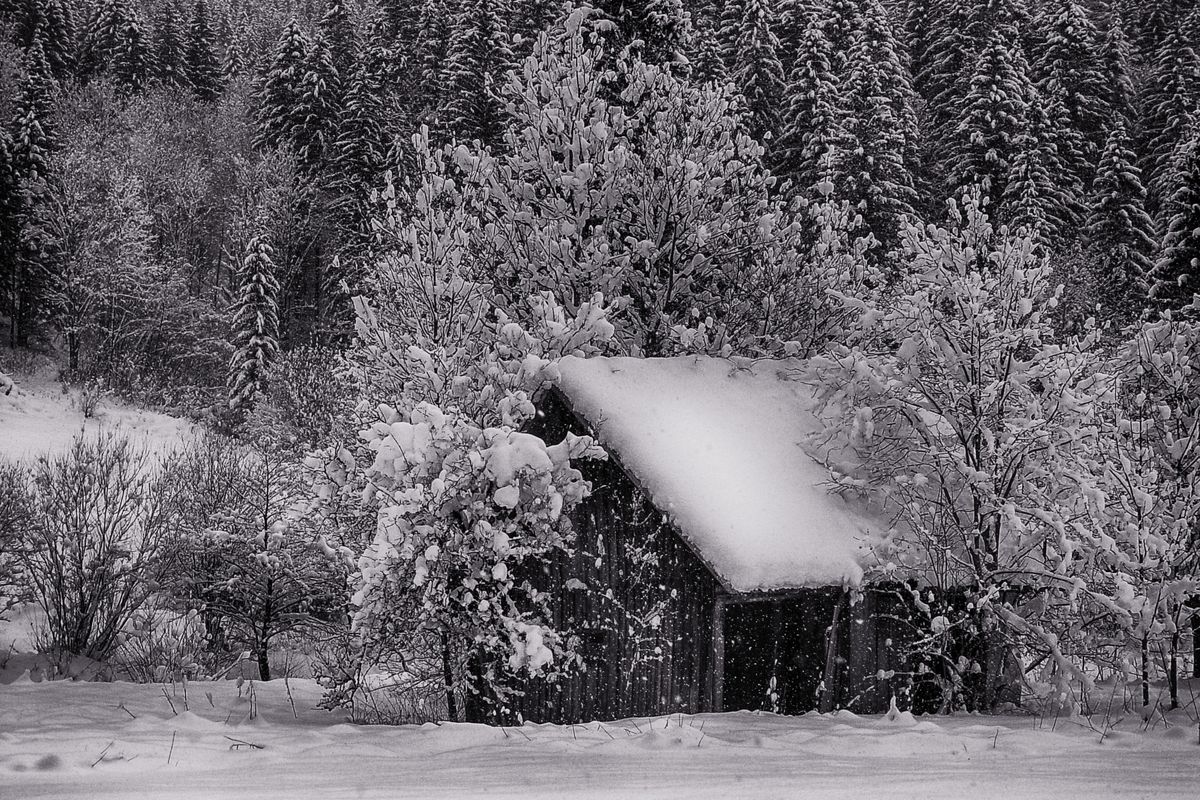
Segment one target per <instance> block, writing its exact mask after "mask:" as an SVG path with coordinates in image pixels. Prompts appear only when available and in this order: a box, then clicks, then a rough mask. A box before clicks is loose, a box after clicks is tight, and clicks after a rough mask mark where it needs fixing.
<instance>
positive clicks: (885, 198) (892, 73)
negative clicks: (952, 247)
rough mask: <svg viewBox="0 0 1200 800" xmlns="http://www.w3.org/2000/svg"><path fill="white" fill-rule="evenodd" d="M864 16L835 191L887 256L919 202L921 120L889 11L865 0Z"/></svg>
mask: <svg viewBox="0 0 1200 800" xmlns="http://www.w3.org/2000/svg"><path fill="white" fill-rule="evenodd" d="M860 19H861V25H862V27H861V28H860V29H859V30H858V32H857V33H856V34H855V37H854V39H853V45H852V47H851V50H850V53H849V56H848V58H847V62H846V74H845V75H844V76H843V78H842V80H841V81H840V83H839V94H840V98H839V99H840V105H841V109H840V114H841V126H840V128H841V131H840V133H841V135H840V136H839V138H838V139H837V143H836V148H837V153H836V158H835V160H834V168H833V173H832V175H831V176H830V179H831V180H832V182H833V196H834V197H836V198H838V199H844V200H846V201H847V202H849V204H850V206H851V207H852V208H854V209H856V210H857V211H858V212H859V213H860V214H861V215H862V219H863V222H864V223H865V225H866V229H867V230H869V231H870V232H871V233H872V234H873V235H874V237H875V239H876V240H877V242H878V244H879V250H880V254H879V255H880V257H885V256H886V254H887V253H890V252H891V250H892V249H893V248H894V247H895V246H896V245H897V244H898V243H899V232H900V229H901V227H902V225H903V223H904V221H905V219H906V217H908V216H910V215H911V214H912V213H913V206H914V205H915V203H916V201H917V195H916V191H915V190H914V188H913V177H912V173H911V172H910V169H909V164H910V163H913V161H914V160H915V154H916V139H917V122H916V113H915V111H914V110H913V106H912V97H913V94H912V88H911V85H910V83H909V78H908V73H907V71H906V70H905V68H904V66H903V65H902V64H901V61H900V56H899V54H898V52H897V45H896V40H895V37H894V36H893V34H892V29H891V23H890V22H889V21H888V18H887V12H886V11H885V9H884V7H883V6H882V4H880V3H879V2H877V0H865V2H864V3H863V4H862V16H861V18H860Z"/></svg>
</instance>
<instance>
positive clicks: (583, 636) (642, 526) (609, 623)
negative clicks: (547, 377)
mask: <svg viewBox="0 0 1200 800" xmlns="http://www.w3.org/2000/svg"><path fill="white" fill-rule="evenodd" d="M543 412H544V415H545V416H544V417H543V418H542V419H541V420H540V424H539V425H538V426H536V427H534V428H532V429H531V432H534V433H536V434H538V435H541V436H543V438H545V439H546V441H551V442H557V441H560V440H561V439H562V438H563V436H564V435H565V433H566V431H567V430H568V429H572V428H574V430H572V432H573V433H576V434H583V433H587V431H585V430H581V429H579V428H580V426H579V425H578V423H577V421H575V420H574V417H573V415H571V414H570V412H569V410H567V409H566V408H565V406H563V405H562V404H561V402H559V401H557V400H556V399H555V396H554V395H550V397H549V398H548V400H547V401H546V402H544V403H543ZM579 466H580V468H581V471H582V472H583V473H584V477H585V478H587V479H588V480H589V481H591V483H592V495H591V497H589V498H588V499H587V500H586V501H585V502H584V503H583V504H582V505H581V506H580V507H579V508H577V509H576V510H575V511H574V512H573V513H572V515H571V519H572V522H573V524H574V526H575V532H576V542H575V554H574V556H573V557H572V558H569V559H566V558H563V559H556V560H554V561H553V562H552V563H550V564H548V565H546V566H545V567H544V568H543V569H541V570H540V571H538V572H536V573H534V574H530V575H527V576H524V577H527V578H529V580H530V582H531V583H532V584H533V585H534V586H536V587H537V588H538V589H540V590H545V591H550V592H551V594H552V596H553V597H554V598H555V603H556V604H555V606H554V624H555V626H556V628H557V630H559V631H560V632H561V633H564V634H565V635H567V636H574V637H578V642H579V645H580V650H581V652H582V654H583V656H584V662H585V667H584V669H583V670H582V671H580V672H579V673H578V674H576V675H573V676H570V677H567V678H565V679H563V680H559V681H557V682H555V683H550V682H547V681H545V680H541V679H527V680H524V681H522V682H521V683H520V684H518V685H516V686H514V687H513V688H516V689H518V690H519V691H520V692H522V695H521V696H519V697H516V698H514V700H513V702H512V703H510V705H511V706H512V709H513V711H514V712H516V713H517V714H519V715H520V717H521V718H522V719H526V720H533V721H539V722H556V723H570V722H585V721H589V720H606V719H620V718H623V717H631V716H647V715H659V714H668V713H674V712H677V711H682V712H685V713H694V712H700V711H709V710H712V709H713V707H714V704H713V697H712V690H713V679H712V674H713V665H714V659H713V656H714V653H713V610H714V607H715V603H716V598H717V595H718V594H719V593H720V591H721V587H720V584H719V583H718V582H717V580H716V579H715V578H714V577H713V576H712V574H711V573H710V572H709V570H708V569H707V567H705V566H704V564H703V563H702V562H701V561H700V560H699V559H698V558H697V557H696V556H695V554H694V553H693V552H692V551H691V549H690V548H689V547H688V546H687V544H686V543H685V542H683V541H682V540H681V539H680V537H679V535H678V533H677V532H676V531H675V529H674V528H673V527H672V526H671V525H670V524H669V523H668V522H667V521H666V520H665V519H664V518H663V515H662V513H661V512H660V511H658V510H657V509H656V508H655V507H654V505H653V504H652V503H651V502H650V501H649V500H648V499H647V498H646V497H645V496H644V495H643V494H642V492H641V491H640V490H639V489H638V488H637V487H636V486H635V485H634V483H633V482H632V481H631V480H630V479H629V478H628V476H627V475H626V474H625V473H624V472H623V471H622V469H621V467H620V465H619V464H617V463H615V462H614V461H612V460H610V461H601V462H589V463H581V464H580V465H579ZM645 543H648V545H645V546H643V545H644V544H645ZM572 579H574V580H576V581H581V582H583V583H584V584H586V585H587V587H589V589H587V590H583V589H568V588H567V584H568V581H571V580H572ZM572 585H574V584H572ZM609 589H611V590H612V592H613V596H612V599H611V600H610V599H609V598H607V597H606V596H605V594H604V593H605V591H606V590H609ZM651 606H654V607H657V608H659V609H660V612H659V614H658V617H659V626H658V627H657V628H653V627H650V626H643V625H638V624H636V623H635V624H633V626H632V627H633V628H634V630H633V632H632V633H631V631H630V627H631V623H630V617H631V616H632V617H635V618H636V617H641V616H644V614H645V612H646V611H647V610H648V609H649V608H650V607H651ZM639 633H640V634H641V635H640V636H639Z"/></svg>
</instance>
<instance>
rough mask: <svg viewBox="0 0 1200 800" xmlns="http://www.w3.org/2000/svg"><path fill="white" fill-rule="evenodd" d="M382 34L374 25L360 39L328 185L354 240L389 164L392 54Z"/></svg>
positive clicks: (363, 230) (361, 231) (363, 225)
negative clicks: (387, 86) (386, 86)
mask: <svg viewBox="0 0 1200 800" xmlns="http://www.w3.org/2000/svg"><path fill="white" fill-rule="evenodd" d="M380 34H382V31H381V30H379V26H376V25H374V24H373V25H371V26H370V27H368V29H367V35H366V36H365V37H364V38H363V44H362V47H361V49H360V50H359V53H358V57H357V59H356V60H355V64H354V68H353V71H352V72H351V75H350V80H349V82H348V84H347V86H346V95H345V103H344V108H343V110H342V114H341V117H340V118H339V120H338V128H337V140H336V143H335V145H334V152H333V156H332V165H331V172H332V184H333V185H334V187H335V194H336V195H337V196H338V198H339V202H340V205H341V206H342V208H343V211H344V215H345V216H346V218H347V223H346V226H347V227H348V228H349V229H350V230H351V231H352V232H353V234H355V235H362V234H365V233H366V232H367V231H366V226H365V218H366V207H367V205H368V198H369V195H370V193H371V190H372V189H375V188H377V186H378V185H379V183H380V180H381V176H382V175H383V173H384V170H385V169H386V168H387V164H388V144H389V136H388V133H387V130H386V128H385V124H384V118H385V112H384V108H383V103H384V90H383V82H384V79H385V74H386V70H387V60H388V58H389V53H390V51H389V50H388V49H386V48H385V47H384V46H383V45H382V42H383V41H386V39H385V37H383V36H382V35H380Z"/></svg>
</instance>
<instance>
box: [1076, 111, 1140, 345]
mask: <svg viewBox="0 0 1200 800" xmlns="http://www.w3.org/2000/svg"><path fill="white" fill-rule="evenodd" d="M1085 241H1086V244H1087V247H1088V253H1089V264H1090V265H1091V266H1092V268H1093V270H1094V274H1093V275H1092V276H1091V279H1090V281H1089V282H1090V284H1091V285H1092V286H1093V287H1094V289H1093V291H1092V292H1090V293H1089V295H1090V296H1089V300H1090V301H1092V302H1094V303H1095V305H1098V306H1099V308H1100V311H1099V313H1100V316H1101V317H1102V318H1103V319H1105V320H1110V321H1111V322H1112V324H1113V325H1114V326H1115V327H1117V328H1123V327H1124V326H1125V325H1128V324H1129V323H1131V322H1133V321H1134V320H1135V319H1137V317H1138V315H1139V314H1140V313H1141V312H1142V309H1143V308H1144V307H1145V304H1146V295H1147V292H1148V289H1149V285H1148V282H1147V281H1148V280H1149V276H1150V271H1151V269H1152V268H1153V266H1154V254H1155V250H1156V248H1157V242H1156V240H1155V235H1154V222H1153V220H1152V219H1151V218H1150V215H1149V214H1148V213H1147V212H1146V188H1145V186H1144V185H1143V184H1142V173H1141V170H1140V169H1138V167H1137V156H1136V155H1135V154H1134V152H1133V148H1132V145H1131V141H1130V136H1129V134H1128V132H1127V131H1126V129H1125V125H1124V124H1123V123H1120V122H1118V123H1117V124H1116V125H1115V126H1114V127H1113V129H1112V133H1110V134H1109V136H1108V142H1107V144H1105V146H1104V153H1103V154H1102V155H1101V158H1100V166H1099V168H1098V169H1097V171H1096V180H1095V182H1094V183H1093V184H1092V200H1091V204H1090V209H1089V213H1088V218H1087V228H1086V238H1085Z"/></svg>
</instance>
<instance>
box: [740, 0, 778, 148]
mask: <svg viewBox="0 0 1200 800" xmlns="http://www.w3.org/2000/svg"><path fill="white" fill-rule="evenodd" d="M740 3H741V19H740V21H739V26H738V29H737V33H736V37H735V39H734V43H733V54H732V68H731V70H730V78H731V80H732V81H733V85H734V86H735V87H736V88H737V89H738V91H739V92H741V96H742V98H743V100H744V107H743V113H744V114H745V121H746V127H747V128H748V129H749V131H750V134H751V135H752V136H754V137H755V138H756V139H758V140H759V141H770V140H771V139H773V138H774V137H775V136H777V135H778V134H779V126H780V115H779V108H780V105H781V103H782V102H783V99H784V76H783V65H782V64H781V63H780V61H779V55H778V51H779V40H778V39H777V38H776V37H775V33H774V32H773V31H772V29H771V25H772V16H771V7H770V5H769V4H768V3H767V0H740Z"/></svg>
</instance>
